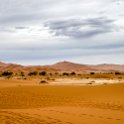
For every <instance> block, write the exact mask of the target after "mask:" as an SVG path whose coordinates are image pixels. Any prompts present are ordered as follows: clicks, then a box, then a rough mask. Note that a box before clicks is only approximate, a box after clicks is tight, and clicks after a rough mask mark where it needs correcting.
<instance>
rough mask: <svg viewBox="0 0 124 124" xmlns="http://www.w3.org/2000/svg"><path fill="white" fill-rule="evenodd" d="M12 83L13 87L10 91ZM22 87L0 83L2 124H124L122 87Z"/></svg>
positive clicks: (0, 116)
mask: <svg viewBox="0 0 124 124" xmlns="http://www.w3.org/2000/svg"><path fill="white" fill-rule="evenodd" d="M9 83H10V84H11V83H12V84H13V85H12V86H11V87H10V84H9ZM20 83H21V82H18V81H17V82H16V81H15V82H13V81H7V82H5V81H4V80H1V81H0V84H2V85H0V124H124V84H123V83H121V84H108V85H98V86H71V85H70V86H69V85H68V86H51V85H45V86H43V85H41V86H40V85H32V86H31V85H30V86H29V85H27V86H26V84H25V83H24V85H23V81H22V83H21V85H20ZM27 83H29V82H27ZM7 84H9V85H8V86H6V85H7ZM14 84H16V85H14ZM18 84H19V85H18ZM31 84H32V83H31ZM4 85H5V86H4Z"/></svg>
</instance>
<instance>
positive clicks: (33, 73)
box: [28, 71, 37, 76]
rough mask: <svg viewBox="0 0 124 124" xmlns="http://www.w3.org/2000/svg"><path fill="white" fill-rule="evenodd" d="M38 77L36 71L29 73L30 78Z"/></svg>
mask: <svg viewBox="0 0 124 124" xmlns="http://www.w3.org/2000/svg"><path fill="white" fill-rule="evenodd" d="M36 75H37V72H36V71H33V72H29V73H28V76H36Z"/></svg>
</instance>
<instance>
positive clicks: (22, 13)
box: [0, 0, 124, 64]
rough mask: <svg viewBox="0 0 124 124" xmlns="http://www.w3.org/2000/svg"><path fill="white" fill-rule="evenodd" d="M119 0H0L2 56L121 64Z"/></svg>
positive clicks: (123, 19)
mask: <svg viewBox="0 0 124 124" xmlns="http://www.w3.org/2000/svg"><path fill="white" fill-rule="evenodd" d="M123 11H124V2H123V1H122V0H93V1H91V0H63V1H58V0H42V1H41V0H35V1H34V0H21V1H20V0H11V1H10V0H4V1H2V0H0V61H7V62H17V63H21V64H50V63H54V62H56V61H60V60H70V61H74V62H79V63H89V64H91V63H94V64H95V63H121V64H124V60H123V57H124V54H123V53H124V43H123V40H124V38H123V34H124V16H123V15H124V13H123Z"/></svg>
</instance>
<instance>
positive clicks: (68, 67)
mask: <svg viewBox="0 0 124 124" xmlns="http://www.w3.org/2000/svg"><path fill="white" fill-rule="evenodd" d="M5 70H9V71H14V72H21V71H23V72H29V71H42V70H46V71H47V70H48V71H124V65H117V64H100V65H87V64H76V63H72V62H68V61H62V62H58V63H56V64H53V65H47V66H40V65H39V66H23V65H18V64H11V63H3V62H0V72H1V71H5Z"/></svg>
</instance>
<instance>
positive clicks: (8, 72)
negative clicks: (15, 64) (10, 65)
mask: <svg viewBox="0 0 124 124" xmlns="http://www.w3.org/2000/svg"><path fill="white" fill-rule="evenodd" d="M12 75H13V72H10V71H4V72H2V74H1V76H12Z"/></svg>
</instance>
